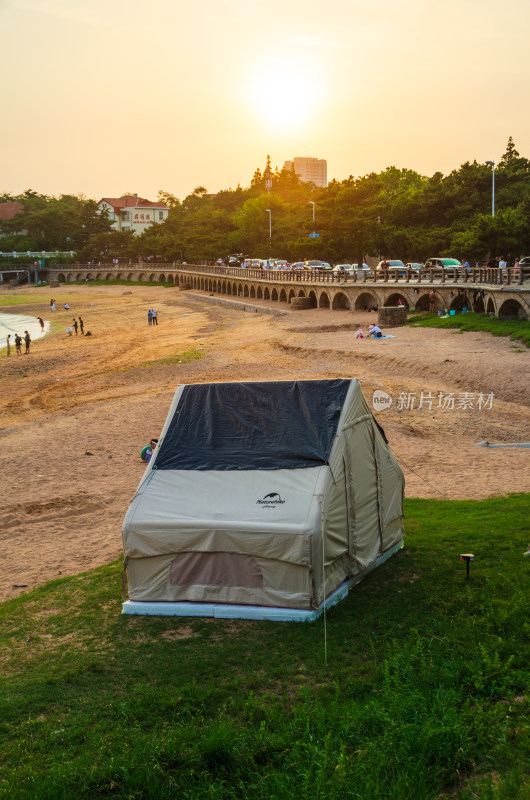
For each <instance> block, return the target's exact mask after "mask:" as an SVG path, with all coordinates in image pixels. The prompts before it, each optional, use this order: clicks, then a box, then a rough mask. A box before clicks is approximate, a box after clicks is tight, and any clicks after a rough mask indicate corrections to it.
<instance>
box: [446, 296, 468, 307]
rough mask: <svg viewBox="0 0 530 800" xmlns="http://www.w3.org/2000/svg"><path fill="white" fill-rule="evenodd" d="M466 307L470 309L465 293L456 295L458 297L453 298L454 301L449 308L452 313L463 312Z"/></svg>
mask: <svg viewBox="0 0 530 800" xmlns="http://www.w3.org/2000/svg"><path fill="white" fill-rule="evenodd" d="M464 306H466V308H469V303H468V301H467V297H466V294H465V292H459V293H458V294H457V295H456V297H453V299H452V300H451V305H450V306H449V308H450V309H451V310H452V311H462V309H463V308H464Z"/></svg>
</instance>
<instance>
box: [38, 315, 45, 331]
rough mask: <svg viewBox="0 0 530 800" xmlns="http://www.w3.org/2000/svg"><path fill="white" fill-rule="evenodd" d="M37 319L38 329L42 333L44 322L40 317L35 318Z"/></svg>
mask: <svg viewBox="0 0 530 800" xmlns="http://www.w3.org/2000/svg"><path fill="white" fill-rule="evenodd" d="M37 319H38V320H39V325H40V329H41V331H43V330H44V320H43V318H42V317H37Z"/></svg>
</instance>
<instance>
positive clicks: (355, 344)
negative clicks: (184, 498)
mask: <svg viewBox="0 0 530 800" xmlns="http://www.w3.org/2000/svg"><path fill="white" fill-rule="evenodd" d="M54 291H55V293H56V295H57V308H58V310H57V311H56V312H55V314H53V315H52V314H50V309H49V297H48V295H47V294H45V293H44V289H42V290H40V289H34V288H28V289H17V290H16V294H17V296H19V297H20V298H21V300H22V302H21V303H20V304H18V305H10V306H9V307H7V306H5V307H2V308H1V311H2V314H8V313H13V314H15V315H18V316H21V315H23V316H30V317H38V316H42V317H43V318H44V319H45V320H46V321H47V322H50V321H51V322H53V324H52V325H51V329H50V333H49V334H48V335H46V336H45V337H44V338H42V339H40V340H38V341H36V342H35V343H34V344H33V345H32V350H31V354H30V356H28V357H23V358H21V357H18V358H16V357H15V356H14V353H13V352H12V354H11V357H10V358H9V359H7V358H6V357H5V350H3V351H1V353H0V365H1V370H0V378H1V387H2V392H1V397H0V407H1V415H0V419H1V422H0V436H1V440H2V452H3V455H4V464H5V466H4V479H3V481H2V489H1V508H0V541H1V546H2V552H3V559H2V563H3V570H2V574H1V577H0V599H5V598H8V597H13V596H17V595H19V594H20V593H21V592H24V591H27V590H29V589H31V588H33V587H34V586H37V585H39V584H41V583H43V582H44V581H46V580H48V579H51V578H54V577H57V576H59V575H71V574H75V573H77V572H80V571H83V570H86V569H90V568H92V567H95V566H98V565H100V564H103V563H105V562H107V561H110V560H111V559H115V558H117V557H119V556H120V554H121V522H122V519H123V516H124V514H125V512H126V510H127V506H128V504H129V502H130V500H131V498H132V496H133V494H134V491H135V488H136V486H137V484H138V482H139V480H140V478H141V476H142V473H143V469H144V466H145V465H144V464H143V463H142V462H141V461H140V459H139V452H140V449H141V448H142V446H143V445H144V444H146V443H147V442H148V441H149V440H150V439H151V437H153V436H154V437H156V436H158V434H159V432H160V430H161V427H162V425H163V423H164V420H165V417H166V414H167V411H168V409H169V405H170V402H171V398H172V396H173V393H174V391H175V389H176V387H177V386H178V385H179V384H180V383H195V382H202V381H227V380H291V379H302V378H306V379H310V378H331V377H357V378H359V379H360V380H361V381H362V385H363V390H364V392H365V396H366V398H367V400H368V402H369V403H370V404H371V403H372V395H373V392H374V391H376V390H379V391H383V392H386V393H387V394H388V395H390V397H391V398H392V405H391V406H390V407H389V408H386V409H385V410H383V411H381V412H380V413H378V414H377V417H378V421H379V422H380V424H381V425H382V426H383V428H384V429H385V432H386V435H387V437H388V439H389V441H390V446H391V448H392V450H393V452H394V453H395V455H396V456H397V458H398V460H399V461H400V463H401V465H402V468H403V471H404V473H405V478H406V481H407V489H406V491H407V495H408V496H420V497H436V498H441V497H447V498H455V499H456V498H483V497H487V496H489V495H499V494H505V493H508V492H517V491H530V469H529V460H530V450H529V449H523V448H499V449H490V448H484V447H477V446H476V444H477V443H478V442H481V441H483V440H487V441H489V442H491V443H505V444H508V443H519V442H528V441H530V408H529V397H530V391H529V389H530V385H529V383H530V380H529V376H530V369H529V352H530V351H528V350H526V348H524V347H519V346H518V345H514V343H513V342H511V341H510V340H508V339H506V338H501V337H493V336H491V335H489V334H486V333H465V334H461V333H459V332H458V331H445V330H435V329H425V328H424V329H421V328H399V329H394V330H392V331H389V332H390V333H393V334H394V335H395V338H393V339H385V340H383V341H377V342H376V341H372V340H368V341H367V340H362V341H361V340H356V339H355V338H354V333H355V330H356V329H357V327H358V326H359V325H361V326H362V327H363V328H364V329H365V330H366V329H367V327H368V324H369V322H371V321H375V320H374V317H375V315H374V314H366V313H359V312H350V311H329V310H324V309H322V310H316V309H315V310H308V311H302V312H292V313H289V314H286V315H282V316H271V315H265V314H248V313H243V312H241V311H236V310H233V309H230V308H226V307H222V306H219V305H211V304H209V303H208V302H207V298H206V297H203V298H201V296H200V295H199V294H197V293H196V294H195V295H194V296H191V295H190V294H189V293H186V292H179V290H178V289H174V288H165V287H157V286H155V287H151V286H131V287H128V286H97V287H94V286H75V287H65V286H63V287H61V289H57V290H54ZM41 293H42V300H40V297H39V295H40V294H41ZM48 293H49V290H48ZM12 294H13V292H11V293H10V292H9V290H7V289H3V290H0V300H1V299H2V297H12ZM26 298H27V302H26ZM65 302H68V303H69V305H70V310H69V311H65V310H64V309H63V308H62V306H63V304H64V303H65ZM91 304H93V305H91ZM151 306H154V307H155V308H157V310H158V312H159V324H158V326H149V325H148V322H147V311H148V309H149V308H150V307H151ZM274 306H275V307H278V304H274ZM284 308H285V310H287V309H288V306H286V305H285V306H284ZM73 316H76V317H79V316H82V318H83V320H84V323H85V331H87V330H89V331H90V332H91V336H90V337H86V336H81V335H77V336H75V335H74V336H71V337H70V336H68V334H67V333H66V327H67V326H68V325H69V324H70V323H71V320H72V317H73ZM51 318H52V319H51ZM521 350H524V352H521ZM15 584H24V586H22V587H19V588H14V585H15Z"/></svg>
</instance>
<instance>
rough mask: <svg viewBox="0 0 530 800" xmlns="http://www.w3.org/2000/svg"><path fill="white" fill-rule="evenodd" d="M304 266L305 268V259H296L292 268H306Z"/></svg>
mask: <svg viewBox="0 0 530 800" xmlns="http://www.w3.org/2000/svg"><path fill="white" fill-rule="evenodd" d="M304 268H305V262H304V261H294V262H293V263H292V264H291V269H304Z"/></svg>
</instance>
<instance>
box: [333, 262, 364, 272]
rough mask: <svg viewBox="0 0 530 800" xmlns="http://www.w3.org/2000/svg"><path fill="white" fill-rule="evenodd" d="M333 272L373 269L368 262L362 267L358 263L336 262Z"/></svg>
mask: <svg viewBox="0 0 530 800" xmlns="http://www.w3.org/2000/svg"><path fill="white" fill-rule="evenodd" d="M333 272H339V273H341V272H350V273H351V272H371V269H370V267H369V266H368V264H363V265H362V267H360V268H359V265H358V264H336V265H335V266H334V267H333Z"/></svg>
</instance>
